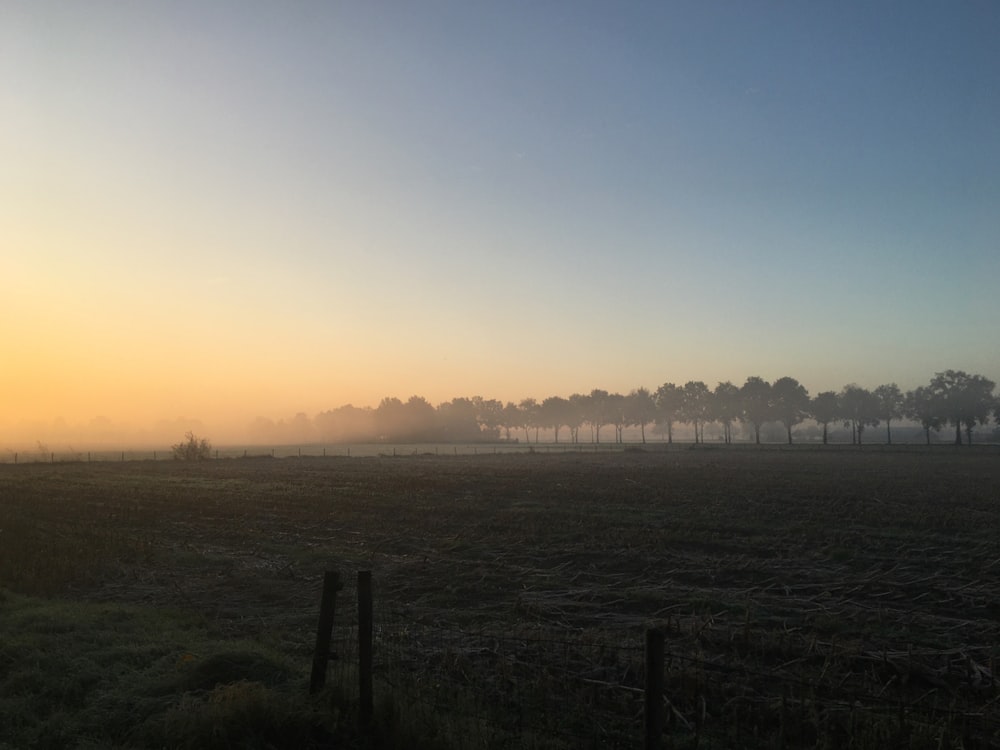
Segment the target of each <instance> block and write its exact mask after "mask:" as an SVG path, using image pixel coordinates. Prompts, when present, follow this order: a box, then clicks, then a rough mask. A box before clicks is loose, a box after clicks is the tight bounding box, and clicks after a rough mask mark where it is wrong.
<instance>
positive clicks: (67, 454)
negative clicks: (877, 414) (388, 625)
mask: <svg viewBox="0 0 1000 750" xmlns="http://www.w3.org/2000/svg"><path fill="white" fill-rule="evenodd" d="M952 445H953V443H950V442H938V443H932V444H931V445H930V446H928V445H926V444H925V443H923V442H906V443H903V442H893V443H892V444H887V443H876V442H871V443H865V444H863V445H854V444H851V443H829V444H826V445H824V444H822V443H816V442H807V441H802V442H798V443H795V444H793V445H788V444H787V443H781V442H774V443H761V444H759V445H758V444H754V443H750V442H748V443H730V444H728V445H726V444H723V443H718V444H717V443H695V442H693V441H692V442H682V441H676V440H675V441H674V442H673V443H667V442H666V441H660V440H655V441H649V442H646V443H641V442H624V443H614V442H606V443H592V442H588V443H527V442H524V443H515V442H511V443H458V444H455V443H438V444H434V443H429V444H428V443H417V444H414V443H388V444H387V443H356V444H351V445H346V444H345V445H341V444H330V445H318V444H310V445H302V446H298V445H283V446H275V447H268V446H261V445H253V446H236V447H234V446H224V447H219V448H213V449H212V451H211V454H210V456H209V458H208V459H206V460H215V459H237V458H246V459H255V458H302V459H306V458H379V457H381V458H395V457H404V456H490V455H507V454H525V453H541V454H563V453H616V452H618V453H621V452H642V451H646V452H650V453H663V452H669V451H680V450H705V451H711V450H724V451H727V452H738V451H759V450H781V451H803V450H821V451H829V452H833V451H838V450H840V451H844V450H864V451H879V450H883V451H893V452H896V451H906V450H917V449H925V450H926V449H928V448H935V449H940V448H945V449H947V448H949V447H951V446H952ZM996 446H997V443H996V442H992V441H989V440H981V441H980V442H978V443H974V444H972V445H964V446H959V447H960V448H962V450H963V451H967V450H969V449H970V448H971V449H979V448H984V447H987V448H990V447H996ZM173 460H174V453H173V449H172V448H170V447H166V448H141V449H139V448H133V449H127V450H109V449H100V450H89V451H77V450H63V451H51V450H48V449H45V450H25V451H14V450H7V451H5V453H0V463H8V464H29V463H93V462H105V463H107V462H119V463H120V462H125V461H173Z"/></svg>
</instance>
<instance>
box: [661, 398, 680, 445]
mask: <svg viewBox="0 0 1000 750" xmlns="http://www.w3.org/2000/svg"><path fill="white" fill-rule="evenodd" d="M683 403H684V394H683V393H681V389H680V388H678V387H677V386H676V385H674V384H673V383H664V384H663V385H661V386H660V387H659V388H657V389H656V411H657V414H658V421H659V422H660V424H662V425H663V426H665V427H666V428H667V443H668V444H669V443H673V442H674V422H676V421H677V419H678V418H679V416H680V411H681V406H682V405H683Z"/></svg>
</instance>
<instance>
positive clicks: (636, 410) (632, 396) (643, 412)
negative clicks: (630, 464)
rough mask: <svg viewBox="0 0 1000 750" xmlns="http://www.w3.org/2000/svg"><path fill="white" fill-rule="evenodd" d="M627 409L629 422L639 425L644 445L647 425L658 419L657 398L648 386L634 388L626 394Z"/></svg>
mask: <svg viewBox="0 0 1000 750" xmlns="http://www.w3.org/2000/svg"><path fill="white" fill-rule="evenodd" d="M626 399H627V401H628V403H627V404H626V405H625V409H626V411H627V414H628V419H629V424H634V425H639V430H640V432H641V433H642V442H643V445H645V443H646V425H648V424H651V423H653V422H655V421H656V399H654V398H653V394H652V393H650V392H649V390H647V389H646V388H634V389H633V390H631V391H629V394H628V396H626Z"/></svg>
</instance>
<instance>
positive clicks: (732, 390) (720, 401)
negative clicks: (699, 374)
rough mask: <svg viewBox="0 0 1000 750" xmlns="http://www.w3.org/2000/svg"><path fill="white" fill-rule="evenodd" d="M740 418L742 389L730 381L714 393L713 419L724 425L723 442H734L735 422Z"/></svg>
mask: <svg viewBox="0 0 1000 750" xmlns="http://www.w3.org/2000/svg"><path fill="white" fill-rule="evenodd" d="M739 416H740V389H739V387H738V386H735V385H733V384H732V383H730V382H729V381H728V380H727V381H726V382H725V383H719V384H718V385H717V386H715V390H714V391H713V392H712V417H713V418H714V419H715V420H716V421H718V422H721V423H722V433H723V440H724V441H725V443H726V444H727V445H728V444H730V443H732V442H733V422H735V421H736V420H737V419H739Z"/></svg>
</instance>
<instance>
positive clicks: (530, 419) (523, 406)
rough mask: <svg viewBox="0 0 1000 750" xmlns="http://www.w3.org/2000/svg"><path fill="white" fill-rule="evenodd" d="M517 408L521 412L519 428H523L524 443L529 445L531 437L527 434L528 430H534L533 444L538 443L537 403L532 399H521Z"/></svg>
mask: <svg viewBox="0 0 1000 750" xmlns="http://www.w3.org/2000/svg"><path fill="white" fill-rule="evenodd" d="M517 408H518V409H519V410H520V412H521V427H523V428H524V442H526V443H530V442H531V436H530V435H529V434H528V430H529V429H531V428H534V430H535V442H536V443H537V442H538V418H539V415H538V402H537V401H535V399H533V398H524V399H521V403H520V404H518V406H517Z"/></svg>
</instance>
